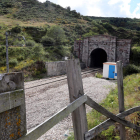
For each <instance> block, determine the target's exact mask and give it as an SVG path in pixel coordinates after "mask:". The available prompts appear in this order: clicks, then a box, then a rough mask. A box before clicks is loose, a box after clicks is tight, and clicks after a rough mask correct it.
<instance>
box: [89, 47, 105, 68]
mask: <svg viewBox="0 0 140 140" xmlns="http://www.w3.org/2000/svg"><path fill="white" fill-rule="evenodd" d="M90 58H91V61H90V67H91V68H93V67H98V68H103V63H104V62H106V61H107V54H106V52H105V51H104V50H103V49H100V48H97V49H95V50H93V51H92V52H91V55H90Z"/></svg>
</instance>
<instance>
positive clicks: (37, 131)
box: [19, 95, 87, 140]
mask: <svg viewBox="0 0 140 140" xmlns="http://www.w3.org/2000/svg"><path fill="white" fill-rule="evenodd" d="M86 101H87V95H83V96H81V97H80V98H78V99H77V100H75V101H74V102H72V103H71V104H69V105H68V106H67V107H65V108H64V109H62V110H61V111H60V112H58V113H57V114H55V115H53V116H52V117H51V118H50V119H48V120H46V121H45V122H43V123H42V124H40V125H38V126H37V127H35V128H34V129H33V130H32V131H30V132H28V133H27V134H26V135H25V136H23V137H21V138H20V139H19V140H36V139H38V138H39V137H40V136H42V135H43V134H45V133H46V132H47V131H48V130H49V129H51V128H52V127H53V126H54V125H56V124H57V123H58V122H60V121H61V120H63V119H64V118H65V117H67V116H68V115H69V114H70V113H72V112H73V111H74V110H75V109H77V108H78V107H80V106H81V105H82V104H83V103H85V102H86Z"/></svg>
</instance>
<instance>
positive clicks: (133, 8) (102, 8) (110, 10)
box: [38, 0, 140, 18]
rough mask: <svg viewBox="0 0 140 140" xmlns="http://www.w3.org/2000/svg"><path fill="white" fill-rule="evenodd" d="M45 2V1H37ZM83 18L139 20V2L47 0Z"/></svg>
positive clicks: (125, 0)
mask: <svg viewBox="0 0 140 140" xmlns="http://www.w3.org/2000/svg"><path fill="white" fill-rule="evenodd" d="M38 1H40V2H45V1H46V0H38ZM49 1H50V2H53V3H55V4H59V5H60V6H62V7H64V8H66V7H68V6H70V7H71V10H76V11H77V12H79V13H80V14H82V15H85V16H98V17H124V18H125V17H129V18H140V0H49Z"/></svg>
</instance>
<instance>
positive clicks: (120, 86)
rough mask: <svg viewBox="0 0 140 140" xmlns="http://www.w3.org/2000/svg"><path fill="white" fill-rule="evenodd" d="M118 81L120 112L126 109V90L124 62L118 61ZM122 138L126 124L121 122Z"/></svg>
mask: <svg viewBox="0 0 140 140" xmlns="http://www.w3.org/2000/svg"><path fill="white" fill-rule="evenodd" d="M117 83H118V100H119V113H122V112H123V111H124V110H125V109H124V92H123V69H122V62H121V61H117ZM120 139H121V140H125V126H124V125H122V124H120Z"/></svg>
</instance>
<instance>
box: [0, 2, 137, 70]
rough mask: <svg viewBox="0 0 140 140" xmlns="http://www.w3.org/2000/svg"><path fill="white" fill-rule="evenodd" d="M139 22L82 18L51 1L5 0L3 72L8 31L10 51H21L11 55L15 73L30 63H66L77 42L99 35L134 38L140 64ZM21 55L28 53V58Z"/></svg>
mask: <svg viewBox="0 0 140 140" xmlns="http://www.w3.org/2000/svg"><path fill="white" fill-rule="evenodd" d="M139 22H140V20H139V19H135V18H134V19H130V18H104V17H88V16H82V15H81V14H80V13H78V12H76V11H75V10H71V8H70V7H66V8H63V7H61V6H60V5H57V4H54V3H52V2H50V1H46V2H44V3H41V2H39V1H37V0H1V1H0V50H2V51H1V52H0V59H1V60H2V61H1V62H0V72H5V70H6V66H5V49H3V47H4V46H5V39H6V37H5V32H6V31H7V32H9V33H10V35H9V36H8V42H9V46H10V48H9V51H11V50H16V47H17V49H19V50H20V49H21V50H20V51H17V53H19V54H16V55H11V54H9V59H10V60H9V61H10V71H14V70H15V67H17V66H19V65H20V64H21V63H24V62H26V61H31V62H36V61H38V60H37V59H39V61H56V60H62V58H63V57H64V56H68V57H69V56H71V53H72V50H73V44H74V40H76V39H79V38H80V37H81V38H84V37H89V36H92V35H98V34H105V35H113V36H117V37H118V38H126V39H132V43H133V46H134V47H133V48H132V54H131V62H134V63H135V65H139V64H138V62H139V61H138V60H139V52H140V51H139V44H140V38H139V37H140V25H139ZM23 37H24V38H25V40H26V41H25V40H24V39H23ZM37 46H38V47H37ZM39 47H40V48H39ZM36 49H39V51H40V55H41V58H37V56H38V55H36V52H34V51H35V50H36ZM27 50H29V51H27ZM21 52H27V53H26V57H25V56H24V55H22V53H21ZM33 55H34V56H36V57H33ZM19 57H20V58H19ZM135 60H137V61H135ZM136 63H137V64H136ZM23 66H25V65H23ZM20 68H21V67H20Z"/></svg>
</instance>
